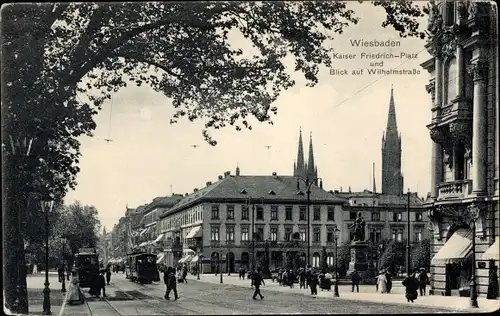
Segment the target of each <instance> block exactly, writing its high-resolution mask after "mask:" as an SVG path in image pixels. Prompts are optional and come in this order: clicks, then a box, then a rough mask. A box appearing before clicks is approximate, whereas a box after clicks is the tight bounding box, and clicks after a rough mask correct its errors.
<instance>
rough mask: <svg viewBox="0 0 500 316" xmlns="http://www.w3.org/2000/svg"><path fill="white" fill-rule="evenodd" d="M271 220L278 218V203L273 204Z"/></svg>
mask: <svg viewBox="0 0 500 316" xmlns="http://www.w3.org/2000/svg"><path fill="white" fill-rule="evenodd" d="M271 220H272V221H277V220H278V207H277V206H276V205H273V206H271Z"/></svg>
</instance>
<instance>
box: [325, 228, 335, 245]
mask: <svg viewBox="0 0 500 316" xmlns="http://www.w3.org/2000/svg"><path fill="white" fill-rule="evenodd" d="M334 241H335V236H334V235H333V229H328V231H327V232H326V242H334Z"/></svg>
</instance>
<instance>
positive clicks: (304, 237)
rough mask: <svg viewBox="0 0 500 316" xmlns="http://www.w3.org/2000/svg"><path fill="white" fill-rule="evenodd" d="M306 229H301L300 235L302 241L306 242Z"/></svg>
mask: <svg viewBox="0 0 500 316" xmlns="http://www.w3.org/2000/svg"><path fill="white" fill-rule="evenodd" d="M306 234H307V233H306V228H305V227H300V228H299V235H300V241H306Z"/></svg>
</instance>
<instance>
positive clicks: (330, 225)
mask: <svg viewBox="0 0 500 316" xmlns="http://www.w3.org/2000/svg"><path fill="white" fill-rule="evenodd" d="M306 191H307V188H306V187H304V184H303V183H302V182H300V184H299V187H298V188H297V178H295V177H292V176H279V175H276V174H275V173H274V174H273V175H271V176H243V175H240V173H239V168H238V169H237V172H236V175H231V174H230V172H226V173H225V174H224V176H219V179H218V181H217V182H215V183H211V182H207V183H206V187H204V188H202V189H200V190H198V189H195V190H194V192H193V193H192V194H190V195H188V196H185V197H184V198H183V199H182V200H181V201H180V202H179V203H178V204H177V205H176V206H174V207H173V208H172V209H170V210H169V211H168V212H167V213H166V214H164V215H163V216H162V218H161V219H160V226H161V227H162V228H163V230H162V232H163V233H165V234H169V236H173V237H174V240H175V239H176V240H177V241H178V245H180V246H179V249H182V251H178V252H177V253H176V254H174V255H175V260H174V261H173V262H172V264H174V265H175V264H178V263H189V264H190V265H191V266H193V265H196V264H198V261H199V260H201V263H202V264H201V273H214V272H216V270H217V267H218V262H219V259H221V260H220V261H221V262H222V263H223V264H222V271H224V272H225V271H227V269H229V270H230V271H231V272H235V271H236V270H237V269H238V268H239V267H245V268H247V269H248V268H250V267H251V266H252V258H253V254H254V255H255V264H256V266H257V267H258V266H261V265H263V258H264V256H265V254H266V251H268V254H269V268H270V269H271V270H274V269H276V268H279V267H283V266H284V265H285V263H286V260H290V261H288V262H291V261H293V262H297V261H300V264H302V265H305V263H306V254H307V243H306V240H307V239H306V234H307V231H308V230H307V194H306ZM343 203H345V200H344V199H342V198H338V197H336V196H334V195H332V194H330V193H328V192H326V191H324V190H323V189H322V188H321V187H318V186H316V185H312V186H311V195H310V223H311V226H310V245H311V248H310V261H311V264H312V265H313V266H317V267H319V266H320V262H321V261H320V260H321V254H322V253H323V247H326V250H327V258H325V259H326V261H327V263H328V264H329V265H331V266H333V265H334V262H333V252H334V247H335V243H334V232H333V231H334V229H335V228H336V227H338V228H339V229H340V230H341V235H340V237H339V240H338V245H339V246H340V245H341V244H342V243H343V242H345V241H346V240H348V238H349V232H348V231H345V230H343V229H342V228H343V227H344V223H343V217H342V204H343ZM252 205H254V207H255V208H254V212H252ZM252 213H254V214H252ZM252 216H254V220H253V221H252ZM252 222H253V223H254V228H255V230H254V231H255V235H253V234H252ZM252 237H253V238H255V252H254V251H253V250H252V249H253V248H252ZM193 250H194V254H193V253H192V251H193ZM198 254H199V255H198ZM221 256H222V258H220V257H221ZM286 258H288V259H286Z"/></svg>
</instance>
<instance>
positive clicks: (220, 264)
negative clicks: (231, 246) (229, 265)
mask: <svg viewBox="0 0 500 316" xmlns="http://www.w3.org/2000/svg"><path fill="white" fill-rule="evenodd" d="M219 272H220V273H219V274H220V283H221V284H222V283H224V281H223V280H222V275H223V273H222V250H221V251H220V253H219Z"/></svg>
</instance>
